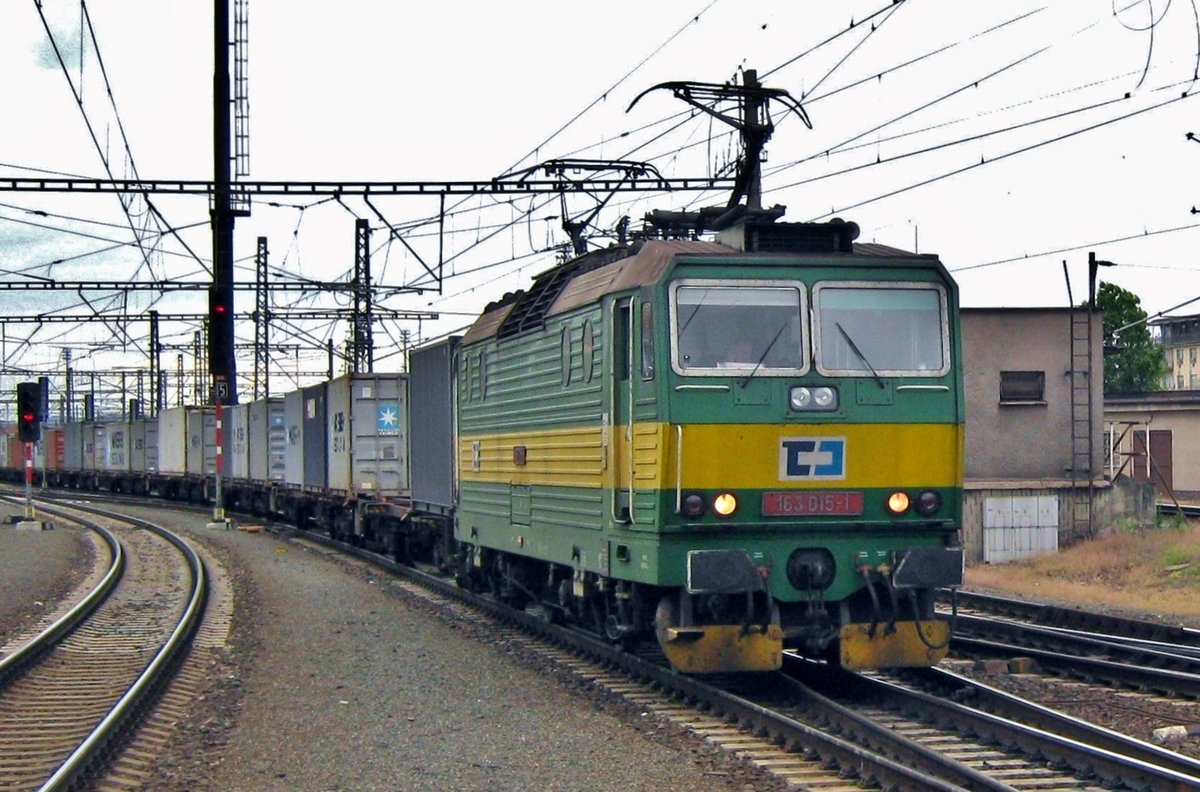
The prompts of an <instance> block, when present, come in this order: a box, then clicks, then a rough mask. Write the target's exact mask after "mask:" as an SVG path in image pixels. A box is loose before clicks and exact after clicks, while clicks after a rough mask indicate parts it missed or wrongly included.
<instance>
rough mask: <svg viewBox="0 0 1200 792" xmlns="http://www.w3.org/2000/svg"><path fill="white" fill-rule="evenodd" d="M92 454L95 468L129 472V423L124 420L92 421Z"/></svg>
mask: <svg viewBox="0 0 1200 792" xmlns="http://www.w3.org/2000/svg"><path fill="white" fill-rule="evenodd" d="M92 427H93V433H92V438H93V446H92V449H93V454H94V457H95V464H96V470H104V471H108V472H112V473H127V472H129V465H130V458H129V424H128V423H126V422H124V421H116V422H111V423H99V422H98V423H94V424H92Z"/></svg>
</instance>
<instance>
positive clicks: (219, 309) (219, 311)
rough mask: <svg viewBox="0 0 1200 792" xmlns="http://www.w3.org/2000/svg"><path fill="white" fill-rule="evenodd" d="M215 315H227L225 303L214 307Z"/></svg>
mask: <svg viewBox="0 0 1200 792" xmlns="http://www.w3.org/2000/svg"><path fill="white" fill-rule="evenodd" d="M213 313H215V314H223V313H225V305H224V304H223V303H217V304H216V305H214V306H213Z"/></svg>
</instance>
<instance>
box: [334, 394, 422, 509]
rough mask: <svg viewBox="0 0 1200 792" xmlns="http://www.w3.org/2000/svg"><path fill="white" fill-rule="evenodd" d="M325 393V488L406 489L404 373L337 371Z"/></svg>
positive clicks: (392, 492) (389, 491)
mask: <svg viewBox="0 0 1200 792" xmlns="http://www.w3.org/2000/svg"><path fill="white" fill-rule="evenodd" d="M326 394H327V396H326V399H327V402H326V404H327V407H326V411H327V416H328V417H327V419H326V427H327V435H326V437H327V448H328V453H329V460H328V465H329V468H328V480H329V488H330V489H333V490H344V491H347V492H358V493H364V494H374V495H381V496H386V495H407V494H408V491H409V478H408V439H407V438H408V434H407V433H408V429H407V421H408V409H407V406H408V375H406V374H356V375H347V376H344V377H338V378H337V379H335V380H331V381H330V382H329V385H328V387H327V388H326Z"/></svg>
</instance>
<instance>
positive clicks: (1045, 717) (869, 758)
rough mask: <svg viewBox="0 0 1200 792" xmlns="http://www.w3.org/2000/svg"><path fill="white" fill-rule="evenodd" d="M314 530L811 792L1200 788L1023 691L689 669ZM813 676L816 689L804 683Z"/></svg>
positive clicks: (962, 682)
mask: <svg viewBox="0 0 1200 792" xmlns="http://www.w3.org/2000/svg"><path fill="white" fill-rule="evenodd" d="M305 538H306V539H309V540H311V541H315V542H316V543H318V544H321V545H325V546H328V547H333V548H337V549H338V550H339V551H344V552H349V553H351V554H352V555H355V556H356V557H358V558H359V559H361V560H363V561H365V562H366V563H370V564H372V565H377V566H381V567H384V568H386V569H388V570H389V571H391V572H393V573H394V574H396V575H399V576H400V577H402V578H403V580H404V582H403V583H401V584H399V585H401V586H402V588H403V589H404V590H405V591H406V592H407V593H408V594H410V595H412V596H416V597H420V598H421V599H423V600H425V601H427V602H434V603H437V604H438V605H439V607H449V608H452V609H455V610H456V611H458V612H459V613H461V614H468V615H467V616H466V618H468V619H469V620H472V621H474V620H477V619H479V618H480V616H479V615H478V614H480V613H484V614H487V617H486V618H488V619H499V620H501V621H502V622H504V623H505V624H507V625H509V627H506V628H504V629H505V631H506V640H507V641H513V640H516V641H519V642H522V643H523V644H525V645H526V646H532V647H534V648H535V651H538V652H539V653H540V654H542V655H543V656H546V657H550V658H552V659H554V660H555V661H556V662H559V663H561V664H564V665H566V666H568V667H570V668H571V669H572V670H573V671H574V672H575V673H577V674H579V675H581V676H583V677H584V678H585V679H587V680H588V681H589V682H591V683H592V684H595V685H598V686H601V687H603V688H604V689H605V690H608V691H611V692H613V693H614V694H617V695H620V696H621V697H622V698H624V699H625V700H627V701H630V702H633V703H634V704H636V705H637V706H639V707H642V708H644V709H645V710H646V711H647V712H653V713H655V714H656V715H658V716H659V717H661V718H663V719H665V720H668V721H670V722H672V723H674V724H676V725H678V726H680V727H683V728H686V729H688V730H690V731H692V732H694V733H696V734H697V735H699V736H700V737H702V738H703V739H705V740H707V741H709V742H712V743H715V744H718V745H721V746H723V747H724V748H725V749H726V750H729V751H731V752H732V753H734V754H735V755H737V756H738V757H740V758H742V759H743V760H744V761H746V762H748V763H750V764H753V765H756V766H758V767H760V768H762V769H764V770H767V771H769V772H771V773H773V774H775V775H778V776H779V777H781V778H782V779H784V780H786V781H787V782H788V783H790V784H796V785H798V786H801V787H803V788H826V787H829V788H845V789H849V788H857V787H880V788H885V789H897V790H904V789H912V790H936V789H982V790H1001V789H1003V790H1011V789H1031V790H1034V789H1036V790H1046V789H1058V788H1070V789H1086V790H1094V791H1095V792H1098V791H1099V790H1102V789H1137V790H1179V789H1191V788H1195V787H1197V786H1200V763H1196V762H1192V761H1191V760H1188V759H1186V758H1185V757H1179V756H1178V755H1176V754H1174V753H1172V752H1170V751H1165V750H1163V749H1158V748H1155V747H1154V746H1150V745H1147V744H1145V743H1141V742H1139V741H1136V740H1133V739H1130V738H1123V737H1121V736H1120V735H1115V734H1113V733H1111V732H1107V731H1106V730H1104V729H1101V728H1099V727H1093V726H1090V725H1089V724H1086V723H1083V722H1081V721H1075V720H1074V719H1069V718H1065V717H1062V716H1059V717H1058V718H1055V717H1054V715H1055V714H1054V713H1052V712H1050V711H1048V710H1045V708H1036V707H1035V705H1032V704H1029V703H1028V702H1020V701H1019V700H1018V699H1016V697H1008V701H1007V703H1006V704H1005V705H1004V706H1003V707H1002V706H1001V705H999V704H996V703H993V704H992V706H993V707H995V708H996V709H997V710H1001V711H1003V712H1004V713H1006V714H1005V715H999V714H995V713H992V712H987V711H984V710H980V709H977V708H975V707H970V706H965V705H962V704H955V703H954V702H951V701H947V700H945V696H946V695H948V694H945V693H944V692H943V693H941V694H932V693H928V692H922V691H920V690H915V689H910V688H909V687H906V686H904V685H902V684H900V683H898V682H895V681H888V680H884V679H878V678H872V677H870V676H854V675H844V674H842V675H840V676H839V675H837V674H841V672H837V673H836V674H834V673H833V672H830V671H829V670H828V669H826V670H824V671H822V670H821V669H824V666H819V665H817V664H813V663H806V662H803V661H791V660H789V670H788V671H787V673H779V674H774V675H770V674H764V675H750V676H745V675H743V676H732V677H728V678H716V679H698V678H695V677H687V676H683V675H680V674H677V673H675V672H673V671H671V670H670V669H669V668H667V667H666V666H665V664H664V663H663V662H662V661H661V658H659V657H657V656H655V653H654V652H653V651H650V652H648V653H646V656H638V655H637V654H633V653H630V652H626V651H623V650H621V649H620V648H617V647H614V646H612V645H611V644H610V643H608V642H606V641H603V640H600V639H598V638H596V637H595V636H592V635H590V634H584V633H580V632H578V631H575V630H571V629H566V628H563V627H561V626H558V625H555V624H550V623H548V620H546V619H545V618H543V617H541V616H539V615H538V614H536V613H532V612H514V611H512V610H511V609H509V608H507V607H505V606H503V605H501V604H499V603H497V602H495V601H493V600H491V599H489V598H486V597H482V596H479V595H473V594H470V593H468V592H465V591H463V590H462V589H459V588H458V587H456V586H454V585H453V584H452V583H451V582H450V581H448V580H446V579H444V578H442V577H440V576H438V575H435V574H431V573H429V572H426V571H422V570H414V569H412V568H411V567H405V566H401V565H398V564H395V563H393V562H391V561H390V560H388V559H383V558H380V557H379V556H376V555H374V554H372V553H366V552H363V551H361V550H358V549H356V548H351V547H346V546H342V545H339V544H338V543H336V542H333V541H331V540H327V539H325V538H324V537H320V536H308V535H306V536H305ZM514 630H519V633H515V632H514ZM514 636H518V637H514ZM796 669H806V670H804V671H797V670H796ZM814 674H815V677H814V676H813V675H814ZM806 675H807V676H808V677H810V678H809V680H808V681H809V682H813V684H808V683H807V682H805V681H803V679H804V678H805V676H806ZM814 680H815V682H814ZM942 684H943V685H945V684H949V683H946V682H943V683H942ZM955 684H956V685H957V686H958V687H957V688H956V690H958V691H959V692H958V693H957V695H966V692H965V691H969V690H982V688H983V687H984V686H979V685H977V683H972V682H970V681H969V680H966V679H961V678H960V679H958V680H957V682H956V683H955ZM831 690H832V691H844V690H858V691H863V690H870V691H872V692H871V694H870V696H869V699H867V700H864V699H857V698H853V697H852V698H851V699H850V700H849V701H847V702H845V703H839V702H838V701H835V700H834V698H832V697H830V696H829V695H824V693H828V691H831ZM973 695H975V696H976V697H978V698H980V699H983V698H985V696H984V694H982V693H975V694H973ZM995 696H996V697H997V699H999V698H1001V697H1003V694H1000V693H999V692H998V691H997V692H996V693H995ZM884 702H886V704H885V703H884ZM1022 703H1023V704H1025V705H1026V706H1028V707H1030V708H1032V710H1038V711H1037V713H1036V716H1033V715H1028V714H1026V715H1025V717H1026V718H1027V719H1028V720H1030V721H1031V722H1030V723H1026V724H1023V723H1019V722H1017V720H1016V719H1015V718H1013V717H1012V714H1013V713H1015V712H1025V711H1024V710H1022V708H1021V706H1020V705H1021V704H1022ZM1032 710H1031V711H1032ZM1056 730H1057V731H1056ZM1062 735H1069V736H1062ZM838 785H840V786H838Z"/></svg>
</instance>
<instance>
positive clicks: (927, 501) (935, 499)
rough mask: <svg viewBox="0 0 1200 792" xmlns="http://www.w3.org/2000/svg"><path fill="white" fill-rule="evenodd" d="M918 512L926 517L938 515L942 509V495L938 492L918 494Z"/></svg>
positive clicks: (927, 491)
mask: <svg viewBox="0 0 1200 792" xmlns="http://www.w3.org/2000/svg"><path fill="white" fill-rule="evenodd" d="M916 505H917V511H918V512H919V513H921V514H923V515H925V516H926V517H929V516H931V515H933V514H936V513H937V510H938V509H940V508H942V493H940V492H938V491H937V490H921V492H919V493H918V494H917V504H916Z"/></svg>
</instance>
